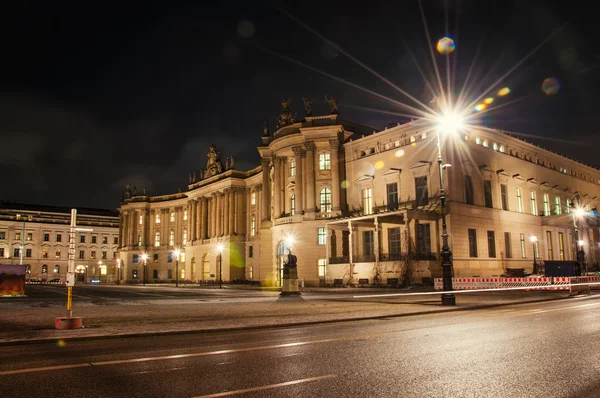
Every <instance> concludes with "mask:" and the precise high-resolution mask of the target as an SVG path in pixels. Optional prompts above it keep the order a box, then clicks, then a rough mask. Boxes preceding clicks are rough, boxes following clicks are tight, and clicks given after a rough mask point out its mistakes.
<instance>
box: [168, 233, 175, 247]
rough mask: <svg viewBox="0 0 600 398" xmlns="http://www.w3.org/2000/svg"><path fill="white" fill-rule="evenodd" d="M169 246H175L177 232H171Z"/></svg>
mask: <svg viewBox="0 0 600 398" xmlns="http://www.w3.org/2000/svg"><path fill="white" fill-rule="evenodd" d="M169 246H175V231H171V232H169Z"/></svg>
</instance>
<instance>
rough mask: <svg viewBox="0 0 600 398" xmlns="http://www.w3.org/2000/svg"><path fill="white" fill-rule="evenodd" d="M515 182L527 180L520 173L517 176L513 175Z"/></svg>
mask: <svg viewBox="0 0 600 398" xmlns="http://www.w3.org/2000/svg"><path fill="white" fill-rule="evenodd" d="M512 177H513V178H514V179H515V180H519V181H525V178H523V176H522V175H521V174H519V173H517V174H513V176H512Z"/></svg>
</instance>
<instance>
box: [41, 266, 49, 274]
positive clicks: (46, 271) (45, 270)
mask: <svg viewBox="0 0 600 398" xmlns="http://www.w3.org/2000/svg"><path fill="white" fill-rule="evenodd" d="M47 273H48V266H47V265H46V264H44V265H42V274H47Z"/></svg>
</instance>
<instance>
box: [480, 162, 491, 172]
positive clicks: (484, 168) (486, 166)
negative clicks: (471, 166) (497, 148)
mask: <svg viewBox="0 0 600 398" xmlns="http://www.w3.org/2000/svg"><path fill="white" fill-rule="evenodd" d="M479 170H480V171H482V172H484V171H487V172H488V173H493V172H494V170H492V169H491V168H490V166H488V165H487V164H482V165H480V166H479Z"/></svg>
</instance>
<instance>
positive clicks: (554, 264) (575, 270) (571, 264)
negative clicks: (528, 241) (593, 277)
mask: <svg viewBox="0 0 600 398" xmlns="http://www.w3.org/2000/svg"><path fill="white" fill-rule="evenodd" d="M580 275H581V267H580V266H579V264H578V263H577V262H576V261H552V260H546V261H544V276H551V277H560V276H580Z"/></svg>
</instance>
